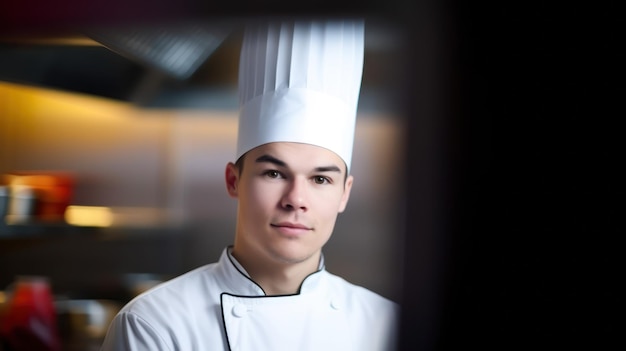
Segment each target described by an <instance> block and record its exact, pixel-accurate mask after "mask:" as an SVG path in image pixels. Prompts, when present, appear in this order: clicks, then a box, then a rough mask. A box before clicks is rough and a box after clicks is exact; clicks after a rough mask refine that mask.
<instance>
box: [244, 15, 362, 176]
mask: <svg viewBox="0 0 626 351" xmlns="http://www.w3.org/2000/svg"><path fill="white" fill-rule="evenodd" d="M363 52H364V24H363V21H362V20H337V19H333V20H324V21H315V20H307V21H298V20H296V21H282V22H276V23H272V22H264V23H255V24H253V25H249V26H248V27H247V28H246V30H245V33H244V39H243V45H242V49H241V57H240V62H239V103H240V110H239V130H238V141H237V159H239V157H241V156H242V155H243V154H245V153H246V152H247V151H249V150H251V149H253V148H255V147H257V146H260V145H263V144H266V143H270V142H299V143H307V144H312V145H316V146H321V147H324V148H327V149H329V150H331V151H333V152H335V153H336V154H337V155H339V156H340V157H341V158H342V159H343V160H344V161H345V163H346V165H347V167H348V168H350V162H351V159H352V147H353V143H354V130H355V122H356V110H357V104H358V98H359V91H360V88H361V77H362V73H363Z"/></svg>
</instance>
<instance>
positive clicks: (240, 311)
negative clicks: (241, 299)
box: [232, 304, 248, 318]
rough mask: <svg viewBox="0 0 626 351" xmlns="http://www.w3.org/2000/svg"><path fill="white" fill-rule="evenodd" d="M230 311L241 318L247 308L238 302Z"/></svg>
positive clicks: (246, 311)
mask: <svg viewBox="0 0 626 351" xmlns="http://www.w3.org/2000/svg"><path fill="white" fill-rule="evenodd" d="M232 312H233V316H235V317H239V318H241V317H243V316H245V315H246V314H247V313H248V308H247V307H246V305H242V304H239V305H235V306H234V307H233V311H232Z"/></svg>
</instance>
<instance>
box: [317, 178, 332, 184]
mask: <svg viewBox="0 0 626 351" xmlns="http://www.w3.org/2000/svg"><path fill="white" fill-rule="evenodd" d="M313 181H314V182H315V184H327V183H330V180H328V178H326V177H322V176H315V177H313Z"/></svg>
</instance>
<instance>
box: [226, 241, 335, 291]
mask: <svg viewBox="0 0 626 351" xmlns="http://www.w3.org/2000/svg"><path fill="white" fill-rule="evenodd" d="M232 251H233V246H232V245H231V246H228V247H227V248H226V249H224V251H223V252H222V256H221V257H220V260H219V263H220V265H221V266H222V269H223V274H224V276H225V278H226V281H227V282H228V287H229V289H230V290H231V291H225V292H228V293H231V294H236V295H251V296H263V295H266V294H265V291H263V288H261V286H260V285H258V284H257V283H256V282H255V281H254V280H252V278H251V277H250V274H248V272H247V271H246V270H245V269H244V268H243V266H242V265H241V263H239V261H237V259H236V258H235V257H234V256H233V254H232ZM324 271H325V266H324V254H323V253H322V254H321V255H320V262H319V265H318V270H317V271H316V272H313V273H311V274H309V275H308V276H307V277H306V278H304V281H303V282H302V285H301V286H300V291H299V292H298V294H304V293H308V292H311V291H313V290H315V288H316V287H317V286H318V285H319V283H320V279H321V278H322V276H323V274H321V273H322V272H324Z"/></svg>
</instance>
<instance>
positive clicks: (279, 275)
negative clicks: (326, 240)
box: [232, 250, 320, 296]
mask: <svg viewBox="0 0 626 351" xmlns="http://www.w3.org/2000/svg"><path fill="white" fill-rule="evenodd" d="M232 254H233V256H234V257H235V259H237V261H238V262H239V263H240V264H241V265H242V266H243V268H244V269H245V270H246V272H248V274H249V275H250V278H252V280H254V282H255V283H257V284H258V285H259V286H261V288H263V291H265V294H266V295H268V296H271V295H293V294H297V293H298V292H299V290H300V286H301V285H302V282H303V281H304V279H305V278H306V277H307V276H308V275H310V274H311V273H314V272H316V271H317V270H318V268H319V260H320V257H319V255H315V256H314V257H310V258H309V259H307V260H305V261H302V262H298V263H283V262H271V261H267V260H260V259H256V260H255V259H254V258H252V259H251V258H250V257H248V256H247V255H243V254H241V253H239V252H237V250H233V252H232Z"/></svg>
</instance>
